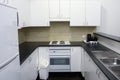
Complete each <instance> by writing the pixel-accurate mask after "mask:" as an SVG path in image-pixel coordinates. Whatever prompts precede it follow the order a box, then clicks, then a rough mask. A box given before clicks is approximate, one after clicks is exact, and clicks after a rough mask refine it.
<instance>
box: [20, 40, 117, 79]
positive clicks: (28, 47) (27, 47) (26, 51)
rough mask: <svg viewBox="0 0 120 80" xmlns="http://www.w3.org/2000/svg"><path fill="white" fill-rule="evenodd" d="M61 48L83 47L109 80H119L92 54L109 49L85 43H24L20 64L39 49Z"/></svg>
mask: <svg viewBox="0 0 120 80" xmlns="http://www.w3.org/2000/svg"><path fill="white" fill-rule="evenodd" d="M60 46H64V47H65V46H66V47H68V46H70V47H73V46H74V47H75V46H81V47H83V48H84V49H85V50H86V52H87V53H88V54H89V56H90V57H91V58H92V59H93V61H94V62H95V63H96V65H98V67H99V68H100V69H101V71H102V72H103V73H104V74H105V75H106V76H107V77H108V79H109V80H118V79H117V78H116V77H115V76H114V75H113V74H112V73H111V72H110V71H109V70H108V69H106V68H105V66H104V65H103V64H102V63H101V62H100V61H99V60H98V59H97V58H96V57H95V56H94V55H93V53H92V52H91V51H92V50H99V49H102V50H103V49H105V50H110V49H108V48H107V47H105V46H103V45H101V44H98V45H96V46H92V45H88V44H86V43H84V42H71V44H70V45H49V42H24V43H22V44H20V45H19V52H20V64H22V63H23V62H24V61H25V60H26V58H28V56H29V55H30V54H31V53H32V52H33V51H34V50H35V49H36V48H38V47H60ZM110 51H111V52H113V53H115V52H114V51H112V50H110Z"/></svg>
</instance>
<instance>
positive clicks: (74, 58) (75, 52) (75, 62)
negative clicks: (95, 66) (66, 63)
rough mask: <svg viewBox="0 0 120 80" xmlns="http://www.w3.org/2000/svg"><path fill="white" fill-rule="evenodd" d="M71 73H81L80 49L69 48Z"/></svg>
mask: <svg viewBox="0 0 120 80" xmlns="http://www.w3.org/2000/svg"><path fill="white" fill-rule="evenodd" d="M71 50H72V51H71V71H72V72H80V71H81V47H72V48H71Z"/></svg>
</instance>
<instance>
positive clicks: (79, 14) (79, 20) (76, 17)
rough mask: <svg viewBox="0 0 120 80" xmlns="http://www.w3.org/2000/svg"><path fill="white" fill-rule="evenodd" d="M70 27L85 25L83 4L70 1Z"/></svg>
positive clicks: (77, 0) (77, 1)
mask: <svg viewBox="0 0 120 80" xmlns="http://www.w3.org/2000/svg"><path fill="white" fill-rule="evenodd" d="M70 4H71V9H70V26H83V25H84V24H85V6H84V5H85V2H84V1H83V0H71V3H70Z"/></svg>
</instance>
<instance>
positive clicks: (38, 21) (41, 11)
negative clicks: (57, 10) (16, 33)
mask: <svg viewBox="0 0 120 80" xmlns="http://www.w3.org/2000/svg"><path fill="white" fill-rule="evenodd" d="M48 5H49V0H31V4H30V6H31V7H30V8H31V11H30V26H39V27H43V26H44V27H49V26H50V22H49V6H48Z"/></svg>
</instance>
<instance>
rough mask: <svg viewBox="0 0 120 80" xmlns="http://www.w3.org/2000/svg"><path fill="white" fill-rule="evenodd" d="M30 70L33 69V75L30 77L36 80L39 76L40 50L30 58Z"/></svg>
mask: <svg viewBox="0 0 120 80" xmlns="http://www.w3.org/2000/svg"><path fill="white" fill-rule="evenodd" d="M30 60H31V62H30V64H29V65H30V68H31V74H30V75H29V76H30V77H31V80H36V78H37V76H38V49H36V50H35V51H34V52H33V53H32V54H31V56H30Z"/></svg>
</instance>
